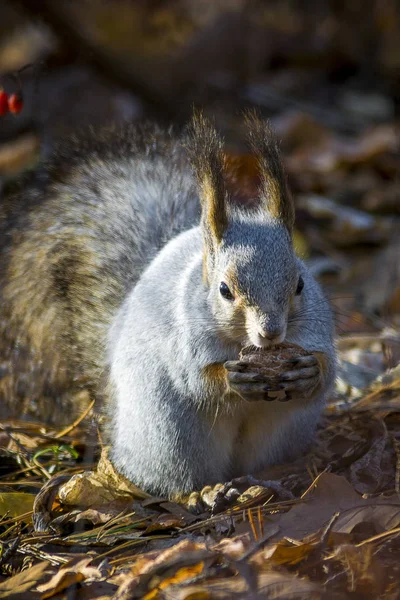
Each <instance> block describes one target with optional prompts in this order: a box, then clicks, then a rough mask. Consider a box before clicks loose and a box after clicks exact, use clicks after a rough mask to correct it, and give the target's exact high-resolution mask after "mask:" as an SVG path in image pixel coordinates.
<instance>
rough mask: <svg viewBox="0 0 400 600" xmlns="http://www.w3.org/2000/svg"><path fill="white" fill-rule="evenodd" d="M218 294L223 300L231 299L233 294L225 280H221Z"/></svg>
mask: <svg viewBox="0 0 400 600" xmlns="http://www.w3.org/2000/svg"><path fill="white" fill-rule="evenodd" d="M219 291H220V294H221V296H222V297H223V298H225V300H233V294H232V292H231V290H230V289H229V288H228V286H227V285H226V283H225V282H223V281H221V283H220V286H219Z"/></svg>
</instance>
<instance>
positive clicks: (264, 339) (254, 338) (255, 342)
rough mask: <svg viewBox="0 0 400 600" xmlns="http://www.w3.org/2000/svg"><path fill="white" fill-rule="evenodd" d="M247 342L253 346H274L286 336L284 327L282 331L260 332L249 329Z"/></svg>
mask: <svg viewBox="0 0 400 600" xmlns="http://www.w3.org/2000/svg"><path fill="white" fill-rule="evenodd" d="M247 337H248V344H247V345H249V344H250V345H252V346H255V347H256V348H271V347H272V346H276V344H281V343H282V342H283V341H284V339H285V337H286V328H285V330H284V331H280V332H274V333H273V334H272V333H267V332H263V334H261V333H260V332H258V331H249V332H248V335H247Z"/></svg>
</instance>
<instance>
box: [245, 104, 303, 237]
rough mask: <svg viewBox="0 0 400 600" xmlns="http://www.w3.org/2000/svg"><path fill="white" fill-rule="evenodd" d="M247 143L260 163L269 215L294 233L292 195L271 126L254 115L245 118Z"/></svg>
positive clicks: (250, 112)
mask: <svg viewBox="0 0 400 600" xmlns="http://www.w3.org/2000/svg"><path fill="white" fill-rule="evenodd" d="M245 123H246V129H247V139H248V141H249V143H250V146H251V149H252V150H253V152H254V154H255V155H256V158H257V160H258V164H259V169H260V178H261V189H260V197H261V202H262V203H263V204H264V205H265V209H266V210H267V212H268V213H269V214H270V215H271V216H272V217H274V218H276V219H278V220H279V221H282V223H283V224H284V225H286V227H287V228H288V230H289V232H291V231H292V229H293V225H294V204H293V200H292V196H291V194H290V191H289V188H288V185H287V180H286V174H285V170H284V168H283V164H282V158H281V153H280V150H279V146H278V143H277V140H276V138H275V136H274V134H273V132H272V130H271V127H270V126H269V124H268V123H267V122H266V121H264V120H262V119H261V118H260V117H259V115H257V113H256V112H255V111H249V112H247V113H246V115H245Z"/></svg>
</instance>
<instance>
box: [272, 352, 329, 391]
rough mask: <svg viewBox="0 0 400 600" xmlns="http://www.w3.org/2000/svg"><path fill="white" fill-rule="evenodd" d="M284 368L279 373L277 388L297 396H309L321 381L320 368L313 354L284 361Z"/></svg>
mask: <svg viewBox="0 0 400 600" xmlns="http://www.w3.org/2000/svg"><path fill="white" fill-rule="evenodd" d="M285 368H286V369H287V370H285V371H284V372H283V373H281V374H280V375H279V388H280V389H282V390H284V391H285V392H289V394H291V395H293V396H297V397H304V398H308V397H310V396H311V395H312V394H313V393H314V391H315V389H316V387H317V386H318V385H320V383H321V375H322V374H321V369H320V365H319V363H318V360H317V359H316V358H315V356H314V355H313V354H309V355H308V356H299V357H297V358H293V359H290V360H287V361H285Z"/></svg>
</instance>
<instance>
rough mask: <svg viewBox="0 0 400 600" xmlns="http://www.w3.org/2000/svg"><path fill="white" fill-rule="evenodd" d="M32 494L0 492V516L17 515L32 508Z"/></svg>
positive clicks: (33, 497) (33, 498)
mask: <svg viewBox="0 0 400 600" xmlns="http://www.w3.org/2000/svg"><path fill="white" fill-rule="evenodd" d="M34 500H35V496H34V494H26V493H25V492H0V517H3V516H5V515H7V516H9V517H19V516H20V515H24V514H25V513H28V512H30V511H31V510H32V509H33V502H34Z"/></svg>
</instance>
